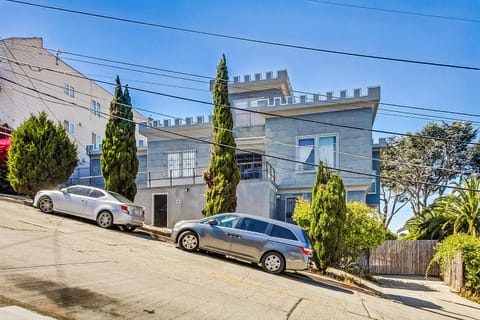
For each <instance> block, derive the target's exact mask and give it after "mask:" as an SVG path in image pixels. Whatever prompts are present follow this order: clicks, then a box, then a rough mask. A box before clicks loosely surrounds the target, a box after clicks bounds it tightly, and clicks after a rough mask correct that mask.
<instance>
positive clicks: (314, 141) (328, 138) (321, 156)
mask: <svg viewBox="0 0 480 320" xmlns="http://www.w3.org/2000/svg"><path fill="white" fill-rule="evenodd" d="M297 161H299V162H302V163H297V172H309V171H315V170H316V169H315V165H316V164H318V163H319V162H320V161H322V162H323V164H324V165H325V166H327V167H330V168H337V167H338V151H337V136H336V135H318V136H308V137H298V138H297Z"/></svg>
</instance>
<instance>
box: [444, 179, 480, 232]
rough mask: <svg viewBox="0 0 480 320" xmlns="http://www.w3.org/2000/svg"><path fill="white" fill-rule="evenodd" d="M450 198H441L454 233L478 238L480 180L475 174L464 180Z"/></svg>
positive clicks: (479, 229)
mask: <svg viewBox="0 0 480 320" xmlns="http://www.w3.org/2000/svg"><path fill="white" fill-rule="evenodd" d="M458 186H459V189H455V191H453V193H452V194H451V195H449V196H445V197H441V198H439V199H438V201H439V202H441V203H443V204H444V210H445V214H446V217H447V218H448V220H449V222H450V223H451V224H452V225H453V233H454V234H456V233H459V232H466V233H467V234H468V235H471V236H474V237H476V236H477V234H478V235H480V190H479V187H480V179H478V178H477V177H476V176H475V175H474V174H472V175H470V178H465V179H463V181H462V183H461V184H459V185H458Z"/></svg>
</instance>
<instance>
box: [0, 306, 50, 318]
mask: <svg viewBox="0 0 480 320" xmlns="http://www.w3.org/2000/svg"><path fill="white" fill-rule="evenodd" d="M0 319H2V320H53V319H54V318H52V317H47V316H43V315H41V314H38V313H36V312H33V311H30V310H27V309H24V308H21V307H17V306H8V307H3V308H0Z"/></svg>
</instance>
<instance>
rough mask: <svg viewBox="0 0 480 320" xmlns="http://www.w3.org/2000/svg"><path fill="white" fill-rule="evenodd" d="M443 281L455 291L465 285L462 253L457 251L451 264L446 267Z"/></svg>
mask: <svg viewBox="0 0 480 320" xmlns="http://www.w3.org/2000/svg"><path fill="white" fill-rule="evenodd" d="M443 281H445V283H447V284H448V285H449V286H450V288H452V289H453V290H455V291H460V289H461V288H462V287H463V285H464V282H465V279H464V275H463V260H462V254H461V253H457V254H456V255H455V257H454V258H453V259H452V261H451V262H450V265H449V266H447V268H445V274H444V279H443Z"/></svg>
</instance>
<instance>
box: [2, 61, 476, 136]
mask: <svg viewBox="0 0 480 320" xmlns="http://www.w3.org/2000/svg"><path fill="white" fill-rule="evenodd" d="M0 58H2V57H0ZM3 58H6V57H3ZM6 59H7V60H8V58H6ZM13 62H14V63H19V62H18V61H13ZM22 64H24V65H27V66H29V67H34V68H35V67H36V68H39V70H48V71H51V72H56V73H61V74H66V73H65V72H62V71H58V70H55V69H51V68H47V67H39V66H34V65H31V64H29V63H22ZM70 75H72V76H75V77H82V78H83V76H80V75H77V74H70ZM91 80H93V81H96V82H98V83H103V84H108V85H114V84H113V83H111V82H108V81H103V80H98V79H91ZM129 88H130V89H131V90H136V91H139V92H144V93H149V94H153V95H159V96H163V97H167V98H172V99H177V100H183V101H189V102H193V103H199V104H204V105H213V103H212V102H209V101H203V100H199V99H194V98H189V97H183V96H178V95H173V94H168V93H162V92H158V91H153V90H147V89H142V88H138V87H129ZM230 108H231V109H234V110H239V111H245V112H249V113H256V114H261V115H264V116H271V117H277V118H284V119H292V120H298V121H303V122H308V123H315V124H322V125H326V126H332V127H339V128H345V129H354V130H359V131H367V132H376V133H382V134H390V135H396V136H404V137H416V138H422V139H430V140H438V141H443V142H451V143H454V142H459V141H457V140H453V139H446V138H440V137H430V136H426V135H418V134H411V133H401V132H395V131H389V130H378V129H372V128H365V127H357V126H353V125H343V124H337V123H330V122H325V121H319V120H313V119H306V118H301V117H295V116H286V115H281V114H275V113H271V112H265V111H258V110H252V109H245V108H240V107H236V106H230ZM469 144H472V145H473V144H475V143H469Z"/></svg>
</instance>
